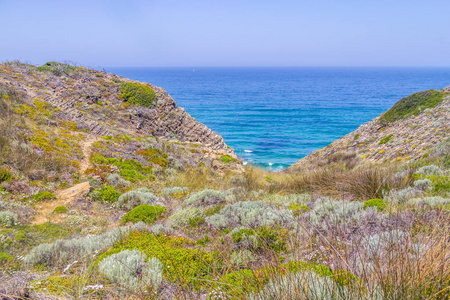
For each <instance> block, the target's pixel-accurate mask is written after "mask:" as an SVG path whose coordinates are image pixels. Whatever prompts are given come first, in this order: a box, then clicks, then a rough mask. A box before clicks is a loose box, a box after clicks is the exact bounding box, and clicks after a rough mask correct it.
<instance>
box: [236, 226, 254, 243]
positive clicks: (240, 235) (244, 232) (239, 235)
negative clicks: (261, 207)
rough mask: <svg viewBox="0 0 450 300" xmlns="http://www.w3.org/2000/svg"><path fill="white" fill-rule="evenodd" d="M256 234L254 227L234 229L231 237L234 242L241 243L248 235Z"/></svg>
mask: <svg viewBox="0 0 450 300" xmlns="http://www.w3.org/2000/svg"><path fill="white" fill-rule="evenodd" d="M254 234H255V231H254V230H253V229H245V228H243V229H239V230H233V233H232V234H231V237H232V238H233V242H235V243H239V242H242V241H243V240H244V239H246V238H247V237H249V236H252V235H254Z"/></svg>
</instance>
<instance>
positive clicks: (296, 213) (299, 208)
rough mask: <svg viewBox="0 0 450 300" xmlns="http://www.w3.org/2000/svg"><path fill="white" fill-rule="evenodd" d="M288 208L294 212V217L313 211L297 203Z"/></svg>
mask: <svg viewBox="0 0 450 300" xmlns="http://www.w3.org/2000/svg"><path fill="white" fill-rule="evenodd" d="M288 208H289V209H290V210H292V212H293V213H294V216H299V215H301V213H303V212H305V211H309V210H311V209H310V208H309V207H308V206H306V205H300V204H297V203H290V204H289V207H288Z"/></svg>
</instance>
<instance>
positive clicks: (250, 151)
mask: <svg viewBox="0 0 450 300" xmlns="http://www.w3.org/2000/svg"><path fill="white" fill-rule="evenodd" d="M244 152H246V153H252V152H253V150H244Z"/></svg>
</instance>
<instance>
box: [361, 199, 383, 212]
mask: <svg viewBox="0 0 450 300" xmlns="http://www.w3.org/2000/svg"><path fill="white" fill-rule="evenodd" d="M386 206H387V202H386V201H385V200H383V199H370V200H367V201H366V202H364V210H366V208H367V207H376V208H377V210H378V211H382V210H384V209H385V208H386Z"/></svg>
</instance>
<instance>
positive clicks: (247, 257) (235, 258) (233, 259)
mask: <svg viewBox="0 0 450 300" xmlns="http://www.w3.org/2000/svg"><path fill="white" fill-rule="evenodd" d="M255 259H256V257H255V256H254V255H253V253H252V251H250V250H247V249H244V250H242V251H234V252H233V253H231V255H230V263H231V264H232V265H235V266H240V265H245V264H247V263H249V262H251V261H254V260H255Z"/></svg>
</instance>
